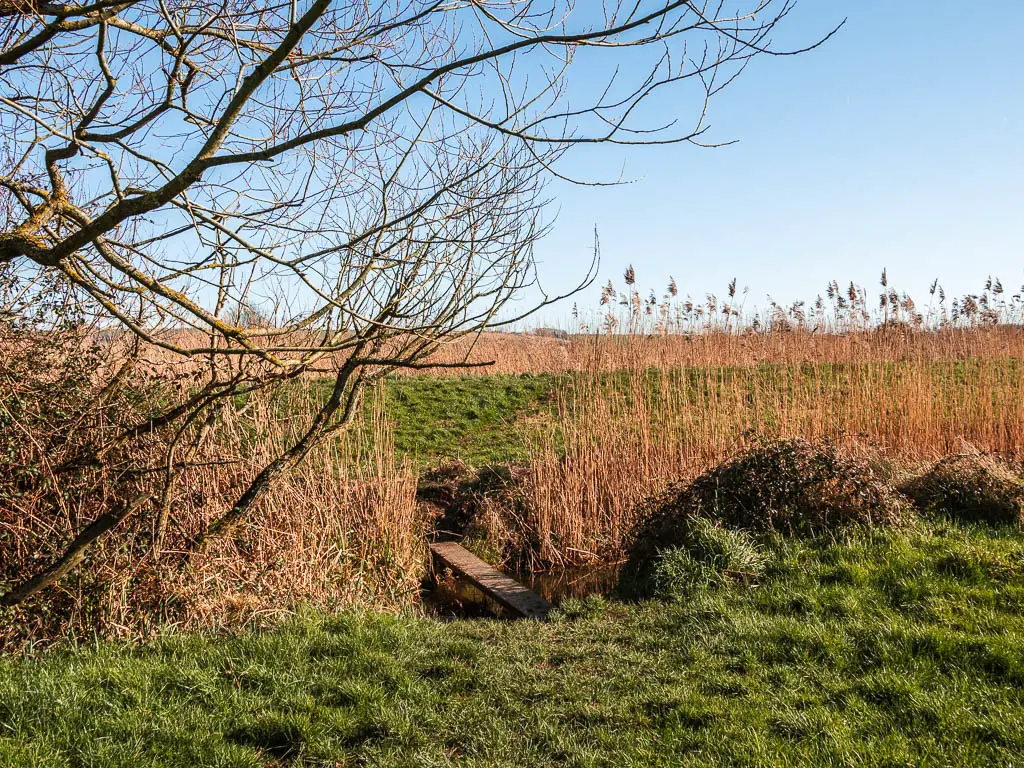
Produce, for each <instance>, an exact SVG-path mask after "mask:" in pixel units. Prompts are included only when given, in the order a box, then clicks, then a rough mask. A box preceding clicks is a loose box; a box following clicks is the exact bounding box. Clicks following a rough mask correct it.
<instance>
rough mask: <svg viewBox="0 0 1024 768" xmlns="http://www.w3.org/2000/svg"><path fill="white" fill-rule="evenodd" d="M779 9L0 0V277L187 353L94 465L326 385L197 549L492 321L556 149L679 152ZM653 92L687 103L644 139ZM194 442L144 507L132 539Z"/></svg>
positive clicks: (768, 5) (782, 9)
mask: <svg viewBox="0 0 1024 768" xmlns="http://www.w3.org/2000/svg"><path fill="white" fill-rule="evenodd" d="M792 6H793V3H792V0H735V2H732V3H728V4H726V3H723V2H717V3H707V2H681V1H671V0H651V1H650V2H644V1H643V0H639V1H636V2H622V1H621V0H620V1H619V2H613V1H612V0H606V1H605V2H603V3H600V4H599V3H596V2H594V3H589V2H588V3H580V4H579V5H578V7H577V4H576V3H574V2H573V1H572V0H334V1H333V2H332V1H331V0H289V1H288V2H277V3H269V4H260V3H251V2H240V1H238V0H219V1H218V2H215V3H209V2H198V1H197V0H86V1H85V2H69V3H58V2H45V1H43V0H0V24H2V28H0V29H2V31H0V131H2V133H3V140H2V141H3V167H2V169H0V189H2V190H3V195H2V201H3V202H2V206H0V215H2V216H3V217H4V230H3V233H2V234H0V266H3V268H5V269H8V270H15V271H17V272H18V273H19V274H23V275H27V276H29V277H31V276H32V275H35V274H44V273H45V274H47V275H49V276H51V277H52V276H57V278H59V280H60V281H63V282H64V283H65V284H66V285H67V286H69V287H71V288H73V289H74V290H75V291H76V292H77V295H79V296H80V297H82V299H83V301H85V302H86V304H87V305H88V306H90V307H92V308H93V310H94V311H95V313H96V314H97V316H100V317H104V318H107V322H110V321H113V322H114V323H115V324H116V325H117V326H118V327H119V328H121V329H124V330H125V331H127V332H130V333H131V334H134V335H136V336H137V337H139V338H141V339H143V340H144V341H145V342H146V343H148V344H150V345H155V346H156V347H159V348H163V349H165V350H167V351H169V352H171V353H173V354H175V355H180V356H185V357H189V358H194V359H197V360H203V361H205V363H204V365H205V366H206V370H207V378H206V379H205V381H204V382H203V383H202V385H201V386H197V387H196V388H194V389H193V390H192V391H191V392H189V393H188V394H187V396H186V397H185V398H184V399H183V400H182V401H181V402H179V403H176V404H175V405H174V406H173V407H171V408H169V409H167V410H166V411H165V412H163V413H160V414H157V415H155V416H154V417H152V418H151V419H147V420H146V422H144V423H140V424H137V425H134V426H131V427H129V428H127V429H125V430H123V431H122V432H121V433H119V434H118V435H116V436H114V437H113V438H111V440H110V441H109V443H108V444H107V445H106V446H102V447H100V448H98V449H97V451H96V455H95V456H94V457H92V458H93V460H102V457H103V455H104V452H106V451H109V450H110V449H111V446H112V445H117V444H121V443H123V442H124V441H128V440H132V439H134V438H136V437H138V436H139V435H142V434H148V433H151V432H152V431H153V430H155V429H160V428H164V427H168V426H169V425H177V426H175V427H174V428H176V429H179V430H182V429H184V427H183V426H182V425H188V426H189V428H190V429H194V434H193V433H189V434H191V435H192V437H191V438H190V440H192V443H191V444H192V445H193V446H194V445H195V444H197V441H199V440H201V434H202V430H201V425H202V424H203V423H204V419H206V418H207V416H206V415H202V414H206V413H207V412H208V409H209V408H210V407H211V406H212V405H213V404H215V403H216V402H218V401H219V400H220V399H222V398H224V397H225V396H227V395H232V394H236V393H238V392H240V391H245V390H246V389H252V388H258V387H264V386H267V385H268V384H271V383H273V382H278V381H282V380H286V379H289V378H293V377H295V376H299V375H301V374H304V373H307V372H310V371H330V372H331V373H332V375H333V376H334V382H335V383H334V387H333V390H332V392H331V395H330V398H329V399H328V401H327V402H326V403H325V404H324V406H323V408H322V409H321V410H320V412H319V413H318V414H317V415H316V418H315V419H314V420H313V424H312V426H311V427H310V428H309V430H308V431H307V432H306V434H305V435H304V436H303V437H302V438H301V439H300V440H298V441H297V442H296V443H295V444H294V445H292V446H290V447H288V448H287V449H286V450H285V451H284V452H282V454H281V455H280V456H279V457H278V458H277V459H276V460H275V461H274V462H272V463H271V464H270V465H268V466H267V467H266V468H265V469H264V470H263V472H262V473H260V475H259V476H258V477H257V478H256V480H255V481H254V482H253V483H252V485H250V486H249V487H248V488H247V489H246V490H245V491H244V492H243V493H242V494H241V495H240V497H239V499H238V502H237V504H235V505H234V507H233V508H232V509H231V510H230V512H229V513H227V514H226V515H225V516H224V517H222V518H221V519H220V520H217V521H215V522H214V523H213V525H212V526H211V527H210V529H209V531H207V532H206V534H205V536H203V537H201V539H205V538H208V537H210V536H214V535H226V534H227V533H229V532H230V530H231V528H232V527H233V526H234V525H235V524H236V523H237V522H238V521H239V520H241V519H243V518H244V517H245V515H246V514H248V512H249V510H251V509H252V507H253V504H254V503H255V501H256V500H258V499H259V497H260V496H261V494H263V493H264V492H265V489H266V488H267V487H268V486H269V484H270V483H271V482H272V481H273V480H274V478H275V477H277V476H278V475H280V474H281V473H282V472H284V471H287V469H288V468H289V467H291V466H294V464H295V463H296V462H298V461H300V460H301V459H302V457H303V456H304V455H305V454H306V453H307V452H308V451H309V450H310V448H311V447H312V446H313V445H314V444H315V443H316V442H317V441H319V440H321V439H323V438H324V437H325V436H326V435H328V434H331V433H332V432H335V431H337V430H339V429H343V428H344V427H345V425H346V424H348V423H349V422H350V421H351V419H352V417H353V415H354V413H355V412H356V408H357V404H358V398H359V392H360V390H361V388H362V386H363V385H365V383H366V382H367V381H369V380H372V379H373V378H375V377H379V376H381V375H383V374H384V373H386V372H388V371H390V370H393V369H395V368H396V367H417V366H424V365H428V364H429V362H428V361H426V360H425V358H426V356H428V355H429V354H430V353H431V352H432V351H434V350H435V349H436V348H437V346H438V344H440V343H443V342H445V341H446V340H449V339H452V338H455V337H457V336H462V335H465V334H474V333H478V332H480V331H481V330H482V329H485V328H487V327H495V326H496V325H499V324H500V323H503V322H510V321H511V320H514V319H515V318H513V317H511V316H510V314H509V313H508V311H507V310H506V311H503V309H505V308H506V305H507V303H508V301H509V300H510V299H511V298H512V297H513V296H515V295H516V294H517V293H518V292H519V291H521V289H523V288H524V287H526V286H528V285H531V284H534V283H535V281H536V270H535V264H534V260H533V245H534V243H535V242H536V240H537V238H538V237H540V236H541V235H542V234H543V232H544V229H545V226H544V222H543V219H542V213H543V211H544V206H545V198H544V194H545V193H544V184H545V181H546V180H547V179H550V178H552V177H561V176H562V175H563V174H562V172H561V171H560V170H559V169H560V168H561V167H563V166H562V165H561V164H560V161H561V159H562V158H563V156H564V154H565V153H566V152H567V151H568V150H570V149H572V148H573V147H577V146H580V145H585V144H597V143H604V144H619V145H633V144H653V143H677V142H689V143H692V144H702V143H704V133H705V130H706V123H705V119H706V115H707V104H708V100H709V99H710V98H711V97H712V96H714V94H715V93H717V92H718V91H720V90H721V89H722V88H724V87H725V86H727V85H728V84H729V83H730V82H731V81H732V80H733V79H734V78H735V77H736V76H737V75H738V74H739V73H740V72H741V71H742V70H743V68H744V67H745V66H746V64H747V63H748V62H749V61H750V60H751V59H752V58H753V57H755V56H757V55H759V54H765V53H768V54H776V53H780V51H777V50H776V49H774V48H773V45H772V34H773V31H774V30H775V29H776V27H777V26H778V25H779V23H780V22H782V21H783V19H785V17H786V16H787V15H788V14H789V13H790V11H791V10H792ZM794 52H796V51H785V52H784V53H794ZM581 69H585V70H589V71H590V72H591V76H590V77H584V78H582V79H580V80H579V81H577V80H576V79H575V78H574V77H573V75H574V74H575V73H578V72H579V70H581ZM595 73H596V74H595ZM595 77H597V78H601V81H600V82H599V83H598V82H595ZM577 82H578V85H577ZM664 91H669V92H670V94H671V95H672V96H673V97H676V98H680V97H681V98H688V97H689V98H694V100H693V102H692V104H691V105H690V106H689V107H688V108H687V110H686V111H685V113H684V111H683V110H682V109H679V108H678V107H676V108H674V110H673V111H674V113H675V114H674V115H673V119H672V120H670V121H667V122H666V123H665V124H651V122H650V121H649V120H645V119H644V117H643V116H644V114H645V111H646V104H647V102H648V101H653V100H654V99H656V98H657V97H658V96H659V95H660V94H661V93H662V92H664ZM662 103H664V102H662ZM675 103H678V102H673V104H675ZM583 181H593V179H585V180H583ZM613 181H614V179H613ZM581 278H582V280H583V282H586V280H587V279H589V275H585V276H581ZM553 298H557V297H552V299H553ZM548 300H550V299H549V298H548V297H544V298H542V299H541V300H540V303H541V304H543V303H544V302H546V301H548ZM532 308H533V309H535V308H536V307H532ZM191 450H192V449H191V448H187V447H186V448H183V449H182V450H181V451H179V452H178V458H175V457H174V456H173V455H172V456H170V457H168V460H167V461H168V471H167V473H166V477H165V484H164V486H163V489H162V490H157V491H155V492H154V494H153V502H154V504H153V507H154V508H155V509H156V510H157V511H156V514H157V516H158V518H159V521H158V525H157V530H158V535H157V548H159V540H160V539H161V538H162V535H163V533H162V532H163V531H164V530H166V522H167V515H168V511H167V498H168V488H169V487H170V485H171V484H172V483H173V476H174V472H173V471H171V468H172V467H174V466H176V464H175V462H176V461H178V460H179V459H182V457H185V458H186V459H187V456H188V455H190V451H191ZM172 453H173V452H172ZM182 460H184V459H182ZM138 506H139V504H137V503H133V504H130V505H127V506H125V507H124V513H125V514H127V510H128V509H135V508H137V507H138ZM107 528H109V526H107V527H104V526H103V525H94V526H92V527H91V528H90V529H86V532H83V536H85V537H86V539H87V540H85V541H83V540H82V536H79V538H78V539H76V541H75V542H74V545H73V546H74V552H71V553H70V554H69V555H68V556H67V557H65V558H62V559H61V561H59V562H58V563H56V564H55V565H54V566H52V567H51V569H50V571H49V572H50V573H51V575H53V577H54V578H57V577H58V576H59V575H60V574H62V573H63V572H65V571H66V570H67V564H68V562H69V561H70V560H73V559H74V558H75V557H78V554H77V553H79V552H80V550H81V549H82V548H83V546H85V547H87V546H88V545H89V544H90V543H91V541H92V539H89V538H88V531H89V530H94V531H98V532H99V533H102V532H103V531H105V530H107ZM99 533H97V535H99ZM197 546H201V541H200V542H197ZM51 581H52V579H51ZM40 582H46V583H48V582H47V580H46V578H45V572H44V574H43V578H42V579H41V580H40V579H39V578H38V576H37V578H36V580H35V581H34V582H33V585H34V586H31V587H25V586H24V585H23V588H19V589H16V590H15V591H14V592H11V593H9V594H8V595H7V596H6V597H5V598H0V600H6V601H7V602H16V601H18V600H21V599H24V598H25V597H26V596H27V595H28V594H31V593H32V592H34V591H38V588H41V587H39V584H40ZM43 585H44V586H45V584H43Z"/></svg>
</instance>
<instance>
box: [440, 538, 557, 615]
mask: <svg viewBox="0 0 1024 768" xmlns="http://www.w3.org/2000/svg"><path fill="white" fill-rule="evenodd" d="M430 551H431V552H433V553H434V555H435V556H436V557H437V558H438V559H440V560H441V562H443V563H444V564H445V565H447V566H449V567H451V569H452V570H454V571H456V572H457V573H458V574H459V575H461V576H463V577H465V578H467V579H469V580H470V581H471V582H472V583H473V584H474V585H475V586H476V587H477V588H478V589H479V590H480V591H481V592H483V593H484V594H485V595H487V596H488V597H490V598H493V599H494V600H496V601H497V602H498V603H500V604H501V605H502V606H504V607H505V608H507V609H508V610H509V611H511V612H512V613H513V614H515V615H516V616H520V617H522V618H527V619H544V618H547V615H548V613H549V612H550V611H551V609H552V605H551V603H549V602H548V601H547V600H545V599H544V598H543V597H541V596H540V595H538V594H536V593H535V592H531V591H530V590H529V589H527V588H526V587H524V586H523V585H522V584H520V583H519V582H518V581H516V580H515V579H513V578H510V577H509V576H506V575H505V574H504V573H502V572H501V571H499V570H498V569H497V568H494V567H492V566H490V565H488V564H487V563H485V562H484V561H483V560H481V559H480V558H479V557H477V556H476V555H474V554H473V553H472V552H470V551H469V550H468V549H466V548H465V547H463V546H462V545H461V544H458V543H457V542H454V541H440V542H436V543H434V544H431V545H430Z"/></svg>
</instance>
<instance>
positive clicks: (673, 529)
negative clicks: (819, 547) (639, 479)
mask: <svg viewBox="0 0 1024 768" xmlns="http://www.w3.org/2000/svg"><path fill="white" fill-rule="evenodd" d="M642 506H643V510H642V511H641V514H640V515H639V518H640V519H641V520H643V522H642V523H641V524H640V525H639V526H638V528H637V529H636V530H635V531H634V532H633V534H632V536H631V542H630V546H629V559H628V562H627V565H626V568H625V570H624V573H623V581H624V585H628V584H631V583H632V586H630V587H629V588H627V589H626V591H627V592H630V591H635V590H636V589H641V590H642V586H643V584H644V583H645V582H646V581H647V579H648V577H649V576H650V574H651V573H652V571H653V569H654V567H655V566H656V564H657V562H658V560H659V558H660V556H661V554H662V553H663V552H665V551H667V550H669V549H672V548H678V547H683V548H686V547H691V546H694V545H695V542H696V533H695V531H696V530H697V528H698V527H699V524H700V523H702V522H704V521H712V522H714V523H715V524H717V525H719V526H722V527H724V528H727V529H733V530H739V531H748V532H752V533H767V532H778V533H782V534H786V535H804V536H814V535H820V534H827V533H835V532H839V531H843V530H848V529H851V528H856V527H893V526H899V525H902V524H904V523H905V522H907V521H909V520H910V519H911V517H912V513H911V509H910V505H909V503H908V502H907V500H906V499H905V498H904V497H903V496H902V495H901V494H900V493H898V492H897V491H895V490H893V489H892V488H891V487H890V486H889V484H888V482H887V481H886V478H885V477H883V476H881V475H880V473H879V472H878V471H876V469H875V468H874V467H873V466H872V465H871V464H869V463H868V462H865V461H862V460H859V459H855V458H852V457H849V456H844V455H841V454H840V453H839V452H838V451H837V450H836V448H835V447H834V446H832V445H830V444H823V445H814V444H812V443H809V442H807V441H805V440H779V441H773V442H766V443H764V444H761V445H758V446H755V447H754V448H752V449H750V450H748V451H746V452H745V453H743V454H741V455H739V456H737V457H735V458H733V459H731V460H729V461H726V462H725V463H724V464H721V465H719V466H718V467H716V468H714V469H712V470H710V471H709V472H706V473H705V474H703V475H701V476H699V477H698V478H697V479H696V480H694V481H693V482H692V483H689V484H684V483H679V484H674V485H670V486H669V487H668V488H667V489H666V490H665V491H663V492H662V493H661V494H659V495H657V496H655V497H652V498H650V499H648V500H647V501H645V502H644V503H643V505H642Z"/></svg>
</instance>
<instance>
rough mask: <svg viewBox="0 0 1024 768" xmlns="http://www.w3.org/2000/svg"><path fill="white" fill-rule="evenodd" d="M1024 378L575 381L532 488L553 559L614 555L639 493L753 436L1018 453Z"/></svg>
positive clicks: (907, 375) (804, 375)
mask: <svg viewBox="0 0 1024 768" xmlns="http://www.w3.org/2000/svg"><path fill="white" fill-rule="evenodd" d="M1022 384H1024V377H1022V366H1021V365H1020V364H1018V362H1017V361H1014V360H1002V361H983V360H969V361H965V362H958V363H950V362H945V363H943V362H934V361H930V360H924V361H920V360H919V361H911V362H901V363H885V362H873V363H859V364H852V365H849V364H848V365H842V366H830V365H802V366H771V367H755V368H746V369H736V368H709V367H705V368H699V369H690V370H684V371H679V370H675V371H673V370H658V371H654V372H651V371H637V370H634V371H632V372H631V373H629V374H628V376H627V377H625V378H623V377H620V381H619V384H618V385H614V386H610V385H609V384H608V379H607V378H605V379H602V378H601V377H598V376H586V377H578V378H576V379H574V381H573V386H572V387H571V388H569V389H568V390H565V391H563V392H562V394H561V395H560V401H559V407H558V415H557V419H556V421H555V423H552V424H550V425H548V426H547V427H546V428H545V429H544V430H540V431H538V433H537V434H536V449H535V455H534V460H533V461H532V463H531V465H530V472H529V475H528V480H527V482H526V484H525V487H524V490H523V492H524V495H525V505H526V506H527V508H529V509H531V510H532V511H533V514H534V515H535V519H536V523H535V525H536V528H537V533H538V541H539V545H538V550H539V555H540V559H541V561H543V562H545V563H562V562H570V563H575V562H583V561H588V560H596V559H611V558H617V557H619V556H620V555H621V554H622V551H623V543H624V540H625V536H626V535H627V533H628V531H629V530H630V529H631V528H632V527H633V525H634V524H635V523H636V522H637V521H636V520H635V517H634V515H635V511H634V510H635V509H636V508H637V502H639V501H640V500H641V499H643V498H644V497H646V496H648V495H650V494H652V493H654V492H656V491H657V490H659V489H660V488H661V487H663V486H664V485H665V484H666V483H667V482H671V481H678V480H682V479H687V478H692V477H694V476H696V475H697V474H698V473H700V472H703V471H705V470H707V469H709V468H711V467H713V466H715V465H716V464H719V463H721V462H722V461H724V460H725V459H727V458H729V457H730V456H732V455H734V454H735V453H736V452H737V451H739V450H740V449H742V448H743V447H744V446H746V445H749V444H750V442H751V441H752V440H755V439H763V438H776V437H800V438H804V439H807V440H812V441H821V440H827V441H832V442H835V443H838V444H841V445H842V446H843V448H844V449H845V450H849V451H855V452H859V453H862V454H870V455H872V456H873V457H874V458H875V460H878V461H885V462H890V463H892V464H894V465H895V466H896V467H902V468H909V467H913V466H920V465H924V464H926V463H927V462H930V461H933V460H935V459H937V458H939V457H941V456H943V455H948V454H951V453H955V452H958V451H962V450H965V449H970V450H975V449H977V450H982V451H990V452H997V453H1001V454H1004V455H1008V456H1010V457H1013V456H1016V455H1018V454H1020V453H1021V452H1022V451H1024V396H1022V391H1024V387H1022Z"/></svg>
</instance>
